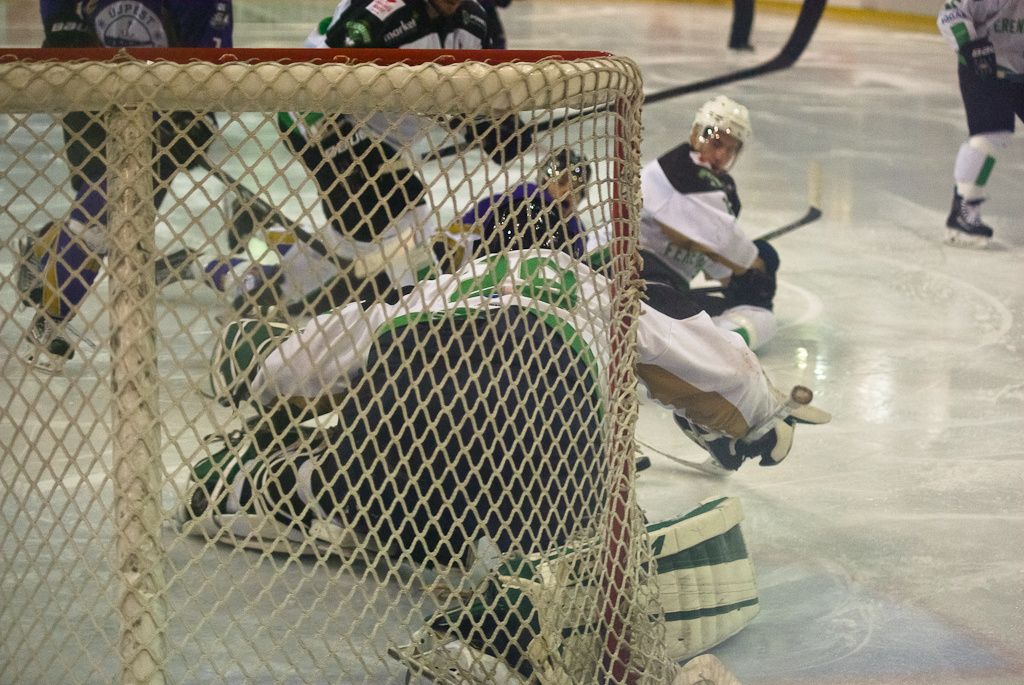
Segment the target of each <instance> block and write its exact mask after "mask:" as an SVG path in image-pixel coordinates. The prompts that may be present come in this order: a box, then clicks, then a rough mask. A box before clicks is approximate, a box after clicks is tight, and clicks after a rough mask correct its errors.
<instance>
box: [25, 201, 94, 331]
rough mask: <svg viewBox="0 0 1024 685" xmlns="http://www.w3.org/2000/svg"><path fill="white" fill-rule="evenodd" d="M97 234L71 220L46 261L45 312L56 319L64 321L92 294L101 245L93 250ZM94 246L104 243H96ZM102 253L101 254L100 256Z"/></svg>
mask: <svg viewBox="0 0 1024 685" xmlns="http://www.w3.org/2000/svg"><path fill="white" fill-rule="evenodd" d="M93 233H95V231H93V230H90V229H89V228H87V227H85V226H83V225H82V224H81V223H80V222H78V221H75V220H71V221H69V222H68V223H67V224H65V225H62V226H61V228H60V230H59V231H58V232H57V234H56V235H54V236H53V242H51V243H50V245H51V247H49V248H48V249H47V250H46V252H45V255H44V257H43V296H42V303H41V304H42V308H43V310H44V311H46V313H47V314H49V315H50V316H52V317H53V318H55V319H58V320H60V319H64V318H65V317H67V316H68V315H69V314H70V313H71V310H72V309H73V308H74V307H76V306H77V305H78V304H79V303H80V302H81V301H82V300H83V299H84V298H85V295H86V293H88V292H89V288H90V286H92V284H93V283H94V282H95V281H96V276H97V275H98V274H99V259H98V257H99V256H100V255H102V254H103V252H104V251H101V249H102V245H97V246H96V247H97V248H100V249H96V250H94V249H93V246H92V245H90V242H91V241H90V238H94V239H95V238H96V236H94V235H90V234H93ZM92 242H102V241H98V240H93V241H92ZM97 253H99V254H97Z"/></svg>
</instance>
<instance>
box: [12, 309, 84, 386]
mask: <svg viewBox="0 0 1024 685" xmlns="http://www.w3.org/2000/svg"><path fill="white" fill-rule="evenodd" d="M25 337H26V338H27V339H28V341H29V344H30V345H31V349H30V350H29V352H28V353H27V354H25V355H24V356H23V357H22V359H23V360H24V362H25V363H26V364H27V365H29V366H30V367H32V368H35V369H38V370H40V371H45V372H47V373H60V372H61V371H62V370H63V369H64V364H65V363H67V361H68V360H69V359H71V358H72V357H74V356H75V350H74V347H72V345H71V343H70V341H69V339H68V338H69V336H68V334H67V332H66V330H65V326H64V324H63V322H61V321H58V320H56V319H54V318H52V317H50V316H49V315H47V314H45V313H38V314H36V317H35V319H34V320H33V321H32V326H31V327H30V328H29V330H28V332H27V333H26V336H25Z"/></svg>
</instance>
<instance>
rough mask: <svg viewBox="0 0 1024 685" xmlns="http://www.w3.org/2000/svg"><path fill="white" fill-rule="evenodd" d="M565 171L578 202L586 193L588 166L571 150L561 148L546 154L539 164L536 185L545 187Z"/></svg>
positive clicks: (588, 179)
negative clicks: (567, 173)
mask: <svg viewBox="0 0 1024 685" xmlns="http://www.w3.org/2000/svg"><path fill="white" fill-rule="evenodd" d="M566 171H568V172H569V181H570V183H571V184H572V190H573V194H574V195H575V196H576V202H577V204H578V203H580V202H582V201H583V197H584V195H586V191H587V183H588V182H589V181H590V167H589V166H588V165H587V164H586V162H585V160H584V159H583V157H582V156H580V155H579V154H578V153H576V152H573V151H572V150H567V149H562V150H558V151H557V152H552V153H551V154H550V155H548V157H547V159H545V160H544V162H543V163H542V164H541V167H540V174H539V175H538V178H537V185H539V186H541V187H542V188H546V187H547V185H548V183H550V182H551V180H552V179H555V178H558V177H559V176H561V175H562V173H563V172H566Z"/></svg>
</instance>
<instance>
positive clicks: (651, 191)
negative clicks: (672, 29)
mask: <svg viewBox="0 0 1024 685" xmlns="http://www.w3.org/2000/svg"><path fill="white" fill-rule="evenodd" d="M750 135H751V128H750V115H749V113H748V112H747V108H746V107H744V106H743V105H740V104H739V103H737V102H734V101H733V100H730V99H729V98H727V97H724V96H717V97H714V98H712V99H711V100H708V101H707V102H706V103H704V104H703V105H702V106H701V108H700V109H699V110H698V111H697V114H696V116H695V117H694V121H693V126H692V127H691V130H690V137H689V140H688V142H686V143H683V144H682V145H679V146H678V147H675V148H673V149H672V150H669V151H668V152H666V153H665V154H663V155H661V156H660V157H659V158H658V159H656V160H654V161H652V162H650V163H649V164H647V165H645V166H644V168H643V170H642V171H641V174H640V182H641V187H642V189H643V190H642V192H643V197H644V208H643V214H642V215H641V220H640V247H641V255H642V256H643V258H644V268H643V271H642V273H641V276H643V277H644V279H645V280H646V281H647V283H648V296H649V297H650V298H651V306H653V307H655V308H656V309H659V310H660V311H663V312H668V313H671V314H673V315H674V316H681V317H685V316H690V315H692V314H695V313H696V312H699V311H706V312H707V313H708V314H710V315H711V316H713V317H716V319H717V320H718V322H719V324H720V325H721V326H722V327H723V328H729V329H731V330H736V331H737V332H738V333H740V335H742V336H743V337H744V339H746V340H747V342H748V343H749V344H750V347H751V348H752V349H757V348H758V347H760V346H761V345H763V344H764V343H766V342H767V341H768V340H769V339H770V338H771V337H772V336H773V335H774V334H775V329H776V323H775V316H774V314H773V313H772V300H773V298H774V297H775V274H776V272H777V271H778V269H779V256H778V254H777V253H776V252H775V249H774V248H773V247H772V246H771V245H769V244H768V243H767V242H766V241H764V240H751V239H750V238H748V237H747V236H746V234H744V232H743V230H742V229H741V227H740V226H739V223H738V217H739V213H740V200H739V195H738V194H737V192H736V183H735V181H733V178H732V176H731V175H730V174H729V171H730V170H731V169H732V167H733V165H734V164H735V163H736V159H737V158H738V157H739V154H740V152H741V151H742V149H743V145H744V143H745V141H746V140H747V139H748V138H749V137H750ZM701 272H703V273H704V274H705V275H706V276H707V277H708V278H710V279H712V280H716V281H721V282H722V283H723V284H724V285H725V288H724V290H723V292H722V296H721V297H718V296H715V295H710V294H707V293H703V292H701V291H699V290H690V282H691V281H693V279H694V278H696V277H697V275H698V274H700V273H701ZM680 294H682V297H680Z"/></svg>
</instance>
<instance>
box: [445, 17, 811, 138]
mask: <svg viewBox="0 0 1024 685" xmlns="http://www.w3.org/2000/svg"><path fill="white" fill-rule="evenodd" d="M826 2H827V0H804V3H803V5H802V6H801V7H800V14H799V16H798V17H797V20H796V25H795V26H794V27H793V32H792V33H791V34H790V36H789V40H788V41H787V42H786V44H785V45H784V46H783V47H782V50H781V51H779V54H778V55H776V56H775V57H773V58H772V59H770V60H768V61H767V62H765V63H764V64H761V65H759V66H756V67H752V68H750V69H741V70H739V71H734V72H732V73H729V74H724V75H722V76H716V77H714V78H710V79H706V80H704V81H695V82H694V83H688V84H686V85H682V86H675V87H673V88H667V89H665V90H661V91H658V92H657V93H651V94H650V95H645V96H644V104H645V105H650V104H654V103H656V102H661V101H662V100H668V99H669V98H674V97H678V96H680V95H686V94H687V93H695V92H697V91H700V90H706V89H708V88H714V87H716V86H721V85H724V84H726V83H733V82H734V81H741V80H743V79H748V78H753V77H755V76H763V75H764V74H770V73H772V72H773V71H780V70H782V69H786V68H788V67H791V66H793V64H795V63H796V61H797V59H799V58H800V55H802V54H803V52H804V49H805V48H806V47H807V45H808V44H809V43H810V42H811V38H812V37H813V36H814V31H815V30H816V29H817V28H818V21H819V20H820V19H821V15H822V13H824V11H825V4H826ZM608 107H609V105H599V106H597V107H588V108H586V109H581V110H579V111H578V112H573V113H572V114H567V115H565V116H564V117H559V118H554V119H551V120H550V121H546V122H541V123H539V124H537V125H535V126H534V132H535V133H539V132H541V131H546V130H547V129H549V128H555V127H556V126H560V125H562V124H564V123H566V122H569V121H574V120H576V119H582V118H584V117H587V116H590V115H592V114H598V113H600V112H604V111H606V110H607V109H608ZM443 152H445V150H440V151H439V154H441V153H443Z"/></svg>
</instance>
